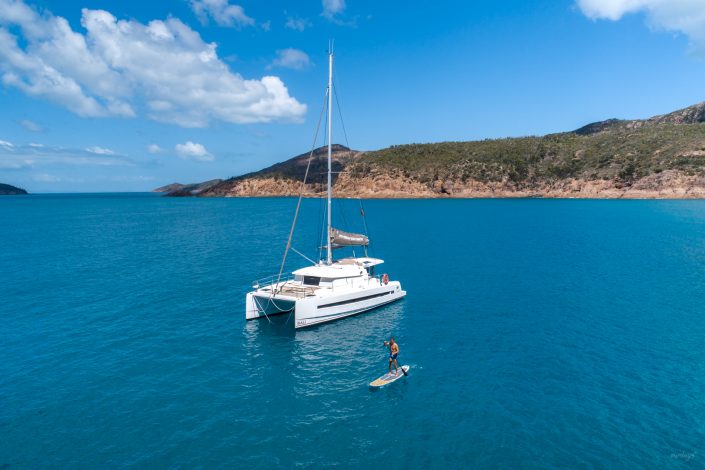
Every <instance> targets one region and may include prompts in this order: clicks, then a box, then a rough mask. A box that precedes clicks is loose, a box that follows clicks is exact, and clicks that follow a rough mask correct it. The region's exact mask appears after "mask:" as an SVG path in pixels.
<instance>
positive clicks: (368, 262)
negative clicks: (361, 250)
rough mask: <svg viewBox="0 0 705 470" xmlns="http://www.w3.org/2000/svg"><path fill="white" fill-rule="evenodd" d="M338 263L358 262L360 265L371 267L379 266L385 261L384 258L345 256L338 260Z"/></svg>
mask: <svg viewBox="0 0 705 470" xmlns="http://www.w3.org/2000/svg"><path fill="white" fill-rule="evenodd" d="M336 263H338V264H357V265H358V266H363V267H365V268H369V267H370V266H377V265H378V264H382V263H384V260H383V259H378V258H368V257H364V258H343V259H341V260H338V261H336Z"/></svg>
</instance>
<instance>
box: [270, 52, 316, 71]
mask: <svg viewBox="0 0 705 470" xmlns="http://www.w3.org/2000/svg"><path fill="white" fill-rule="evenodd" d="M310 63H311V60H310V59H309V58H308V55H307V54H306V53H305V52H304V51H301V50H299V49H293V48H288V49H280V50H278V51H277V57H276V59H274V61H273V62H272V63H271V64H270V66H269V67H268V68H272V67H284V68H288V69H294V70H303V69H305V68H306V67H308V66H309V65H310Z"/></svg>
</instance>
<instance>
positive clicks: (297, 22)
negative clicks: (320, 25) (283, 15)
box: [284, 16, 311, 31]
mask: <svg viewBox="0 0 705 470" xmlns="http://www.w3.org/2000/svg"><path fill="white" fill-rule="evenodd" d="M284 26H286V27H287V28H289V29H293V30H294V31H303V30H305V29H306V28H308V27H309V26H311V22H310V21H309V20H307V19H305V18H294V17H291V16H290V17H289V18H287V19H286V24H285V25H284Z"/></svg>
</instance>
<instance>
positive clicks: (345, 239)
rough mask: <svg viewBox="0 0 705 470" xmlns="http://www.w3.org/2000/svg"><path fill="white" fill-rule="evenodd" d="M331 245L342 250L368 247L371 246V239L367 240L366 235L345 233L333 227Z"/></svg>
mask: <svg viewBox="0 0 705 470" xmlns="http://www.w3.org/2000/svg"><path fill="white" fill-rule="evenodd" d="M330 243H331V246H332V247H333V248H341V247H344V246H367V245H369V244H370V239H369V238H367V236H366V235H361V234H359V233H349V232H343V231H342V230H338V229H337V228H332V227H331V229H330Z"/></svg>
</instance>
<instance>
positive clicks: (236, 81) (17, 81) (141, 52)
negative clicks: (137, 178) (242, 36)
mask: <svg viewBox="0 0 705 470" xmlns="http://www.w3.org/2000/svg"><path fill="white" fill-rule="evenodd" d="M232 6H234V5H229V7H232ZM228 11H231V12H232V11H233V10H228ZM231 14H234V13H231ZM233 21H234V20H233ZM81 25H82V26H83V28H85V30H86V33H85V34H82V33H79V32H75V31H73V30H72V29H71V26H70V24H69V23H68V21H67V20H66V19H64V18H62V17H59V16H54V15H52V14H51V13H49V12H43V13H42V14H41V15H40V14H39V13H37V12H36V11H35V10H34V9H32V8H30V7H29V6H27V5H26V4H24V3H23V2H22V1H21V0H0V81H1V82H2V83H3V84H4V85H5V86H12V87H16V88H18V89H20V90H22V91H23V92H24V93H26V94H28V95H30V96H34V97H38V98H43V99H47V100H49V101H52V102H54V103H57V104H59V105H61V106H64V107H65V108H67V109H69V110H70V111H72V112H73V113H75V114H78V115H79V116H85V117H97V116H122V117H132V116H135V115H137V114H138V113H139V112H144V113H146V114H147V116H148V117H150V118H151V119H154V120H157V121H161V122H167V123H172V124H177V125H180V126H183V127H205V126H207V125H208V124H209V123H210V122H211V121H213V120H220V121H226V122H231V123H238V124H240V123H254V122H271V121H275V120H290V121H300V120H301V119H302V117H303V115H304V114H305V112H306V105H304V104H301V103H299V102H298V101H297V100H296V99H295V98H293V97H291V96H290V95H289V91H288V90H287V88H286V86H285V85H284V83H283V82H282V81H281V80H280V79H279V78H278V77H274V76H265V77H263V78H261V79H259V80H248V79H245V78H243V77H242V76H241V75H240V74H238V73H234V72H232V71H230V69H229V68H228V66H227V65H226V64H225V63H224V62H223V61H222V60H221V59H220V58H219V57H218V54H217V52H216V45H215V43H206V42H204V41H203V40H202V39H201V37H200V35H199V34H198V33H197V32H196V31H194V30H192V29H191V28H189V27H188V26H187V25H185V24H184V23H182V22H181V21H179V20H178V19H176V18H168V19H166V20H163V21H162V20H153V21H150V22H149V23H147V24H143V23H140V22H138V21H136V20H118V19H116V18H115V17H114V16H113V15H112V14H110V13H109V12H107V11H104V10H89V9H83V10H82V17H81ZM15 34H16V35H17V36H15Z"/></svg>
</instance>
